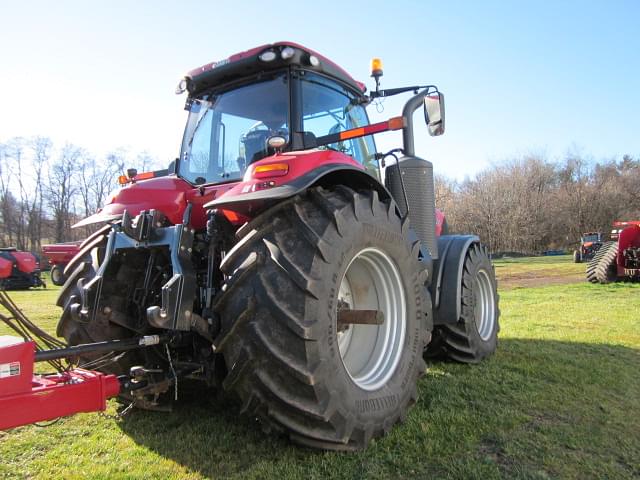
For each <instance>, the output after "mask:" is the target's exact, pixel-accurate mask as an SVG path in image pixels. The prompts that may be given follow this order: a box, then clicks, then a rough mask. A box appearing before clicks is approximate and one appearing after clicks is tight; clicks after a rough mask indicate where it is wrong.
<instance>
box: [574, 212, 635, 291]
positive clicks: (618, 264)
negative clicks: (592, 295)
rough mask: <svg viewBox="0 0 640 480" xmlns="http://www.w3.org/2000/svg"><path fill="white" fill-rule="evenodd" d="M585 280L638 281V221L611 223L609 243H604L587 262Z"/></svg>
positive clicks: (603, 281)
mask: <svg viewBox="0 0 640 480" xmlns="http://www.w3.org/2000/svg"><path fill="white" fill-rule="evenodd" d="M587 280H589V281H590V282H591V283H611V282H617V281H622V280H631V281H640V221H630V222H621V221H616V222H613V229H612V231H611V241H608V242H604V243H603V244H602V247H600V249H599V250H598V251H597V253H596V255H595V256H594V257H593V260H591V262H589V265H588V266H587Z"/></svg>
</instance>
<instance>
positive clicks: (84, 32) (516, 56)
mask: <svg viewBox="0 0 640 480" xmlns="http://www.w3.org/2000/svg"><path fill="white" fill-rule="evenodd" d="M0 20H1V23H0V25H1V27H0V142H3V141H6V140H8V139H9V138H11V137H14V136H31V135H44V136H49V137H51V138H52V139H53V140H54V142H55V143H56V144H58V145H61V144H62V143H64V142H67V141H68V142H72V143H74V144H77V145H79V146H82V147H85V148H86V149H87V150H89V151H91V152H93V153H94V154H95V155H97V156H98V157H99V156H100V155H104V154H105V153H107V152H108V151H110V150H114V149H116V148H118V147H125V148H127V149H129V150H130V151H132V152H140V151H148V152H150V153H151V154H153V155H155V156H157V157H158V158H160V159H161V162H162V163H167V164H168V163H169V161H170V160H171V159H173V158H175V157H176V156H177V155H178V154H179V147H180V141H181V137H182V133H183V130H184V123H185V120H186V112H184V110H183V106H184V101H185V97H184V96H177V95H175V93H174V90H175V87H176V85H177V83H178V80H179V79H180V78H181V77H182V75H184V74H185V73H186V72H187V71H188V70H190V69H192V68H194V67H197V66H200V65H202V64H204V63H207V62H210V61H213V60H221V59H224V58H227V57H228V56H230V55H232V54H234V53H236V52H240V51H243V50H246V49H249V48H252V47H255V46H258V45H261V44H265V43H272V42H276V41H281V40H290V41H293V42H296V43H300V44H302V45H305V46H308V47H309V48H312V49H314V50H316V51H318V52H320V53H322V54H323V55H325V56H327V57H328V58H330V59H332V60H333V61H334V62H336V63H338V64H339V65H341V66H342V67H343V68H344V69H345V70H347V71H348V72H350V73H351V74H352V75H353V76H354V77H355V78H356V79H359V80H361V81H363V82H365V83H366V84H367V85H368V86H369V88H371V87H373V81H372V79H371V78H370V77H369V74H370V72H369V62H370V59H371V58H372V57H380V58H382V60H383V62H384V77H383V78H382V87H383V88H384V87H386V88H393V87H399V86H405V85H414V84H435V85H437V86H438V87H439V88H440V90H441V91H442V92H444V94H445V98H446V133H445V134H444V135H443V136H441V137H435V138H431V137H429V136H428V134H427V131H426V127H424V125H423V124H419V125H417V127H416V135H417V137H416V152H417V154H418V155H419V156H421V157H423V158H426V159H428V160H430V161H432V162H433V164H434V169H435V171H436V173H440V174H444V175H447V176H449V177H452V178H457V179H463V178H465V177H467V176H473V175H474V174H475V173H477V172H478V171H480V170H482V169H484V168H486V167H488V166H489V165H491V164H492V163H496V162H500V161H504V160H507V159H511V158H515V157H519V156H523V155H527V154H539V155H544V156H546V157H547V158H548V159H550V160H557V159H562V158H563V157H564V156H565V155H566V154H567V152H569V151H573V152H575V151H578V152H579V153H581V154H583V155H585V156H588V157H590V158H593V159H596V160H600V159H610V158H620V157H621V156H622V155H623V154H630V155H632V156H640V129H639V127H640V120H639V116H640V35H638V33H637V26H638V24H640V1H637V0H629V1H621V0H619V1H616V0H612V1H609V2H595V1H588V0H585V1H570V0H566V1H565V0H555V1H541V0H538V1H525V0H522V1H516V0H511V1H507V0H504V1H501V2H498V1H451V2H436V1H430V0H424V1H409V0H394V1H391V2H389V1H387V2H378V1H373V2H348V1H345V0H343V1H340V2H338V1H331V0H325V1H322V2H308V1H304V0H299V1H296V2H279V1H275V0H273V1H269V2H266V1H253V0H238V1H235V2H218V1H188V0H187V1H183V2H175V1H173V2H168V1H135V2H133V1H131V2H124V1H120V0H111V1H109V2H90V1H86V0H85V1H65V0H58V1H56V2H51V1H30V0H22V1H20V2H12V1H9V0H4V1H2V0H0ZM407 99H408V96H404V97H402V98H388V99H386V100H385V103H384V105H383V106H384V111H383V112H380V113H379V112H377V111H376V110H375V108H371V109H370V116H371V120H372V121H380V120H383V119H386V118H389V117H393V116H396V115H399V114H400V112H401V111H402V106H403V103H404V101H406V100H407ZM415 118H416V121H419V117H418V116H417V115H416V117H415ZM376 141H377V143H378V148H379V150H385V149H390V148H394V147H398V146H400V143H401V142H400V137H399V136H398V135H397V134H396V133H386V134H381V135H378V136H376Z"/></svg>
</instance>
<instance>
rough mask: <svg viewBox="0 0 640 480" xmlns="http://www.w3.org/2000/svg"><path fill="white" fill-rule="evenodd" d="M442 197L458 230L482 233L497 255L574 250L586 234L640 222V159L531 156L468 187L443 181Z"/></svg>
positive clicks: (438, 178) (486, 173)
mask: <svg viewBox="0 0 640 480" xmlns="http://www.w3.org/2000/svg"><path fill="white" fill-rule="evenodd" d="M436 199H437V203H438V207H439V208H441V209H442V210H444V211H445V214H446V215H447V219H448V220H447V221H448V223H449V228H450V229H451V231H452V232H459V233H463V232H474V233H478V234H479V235H480V237H481V238H482V239H483V241H484V242H486V243H487V244H488V245H489V246H490V248H491V250H492V251H494V252H498V251H515V252H522V253H539V252H542V251H544V250H548V249H561V248H570V247H572V246H573V245H575V243H576V242H577V241H578V240H579V238H580V235H581V233H583V232H587V231H600V232H603V233H605V234H608V233H609V232H610V230H611V222H612V221H613V220H632V219H635V220H638V219H640V161H639V160H636V159H634V158H632V157H631V156H629V155H625V156H624V157H623V158H622V159H621V160H615V159H612V160H606V161H602V162H598V163H596V162H590V161H588V160H586V159H585V158H584V157H583V156H581V155H579V154H575V153H570V154H568V155H567V156H566V157H565V158H564V159H563V160H562V161H560V162H555V163H553V162H549V161H548V160H546V159H545V158H544V157H542V156H536V155H531V156H525V157H522V158H519V159H515V160H511V161H507V162H503V163H501V164H498V165H494V166H492V167H490V168H488V169H487V170H484V171H482V172H480V173H478V174H477V175H475V176H474V177H472V178H469V179H467V180H465V181H462V182H453V181H451V180H449V179H446V178H443V177H441V176H436Z"/></svg>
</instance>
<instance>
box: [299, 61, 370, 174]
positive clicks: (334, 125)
mask: <svg viewBox="0 0 640 480" xmlns="http://www.w3.org/2000/svg"><path fill="white" fill-rule="evenodd" d="M301 85H302V88H301V96H302V129H303V130H304V131H305V132H311V133H313V134H314V135H315V136H316V137H322V136H324V135H329V134H332V133H337V132H341V131H343V130H349V129H351V128H357V127H362V126H365V125H368V124H369V118H368V117H367V112H366V110H365V108H364V107H363V106H362V105H361V104H360V103H359V102H358V99H357V97H356V95H354V94H353V93H351V92H350V91H349V90H348V89H347V88H345V87H343V86H342V85H340V84H338V83H337V82H334V81H333V80H330V79H328V78H325V77H323V76H321V75H316V74H314V73H309V72H304V75H303V76H302V77H301ZM320 148H330V149H333V150H337V151H340V152H342V153H345V154H347V155H349V156H351V157H353V158H354V159H355V160H356V161H357V162H358V163H361V164H362V165H364V166H365V168H366V169H367V170H370V171H371V172H370V173H372V174H374V175H376V176H377V161H376V160H375V157H374V154H375V145H374V143H373V139H372V137H371V136H367V137H361V138H353V139H350V140H345V141H341V142H337V143H333V144H330V145H327V146H324V147H320ZM374 172H375V173H374Z"/></svg>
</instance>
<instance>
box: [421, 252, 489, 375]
mask: <svg viewBox="0 0 640 480" xmlns="http://www.w3.org/2000/svg"><path fill="white" fill-rule="evenodd" d="M461 283H462V284H461V291H462V309H461V315H460V318H459V319H458V321H457V322H455V323H452V324H444V325H437V326H436V327H435V328H434V332H433V341H432V342H431V344H429V346H428V347H427V350H426V351H425V357H427V358H446V359H450V360H455V361H457V362H462V363H479V362H480V361H481V360H483V359H484V358H486V357H488V356H489V355H491V354H493V353H494V352H495V350H496V347H497V343H498V332H499V331H500V322H499V319H500V309H499V306H498V301H499V296H498V289H497V282H496V277H495V272H494V268H493V265H492V264H491V259H490V258H489V254H488V252H487V248H486V247H485V246H484V245H481V244H477V243H476V244H474V245H472V246H471V247H470V248H469V250H468V251H467V253H466V256H465V259H464V265H463V270H462V279H461Z"/></svg>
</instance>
